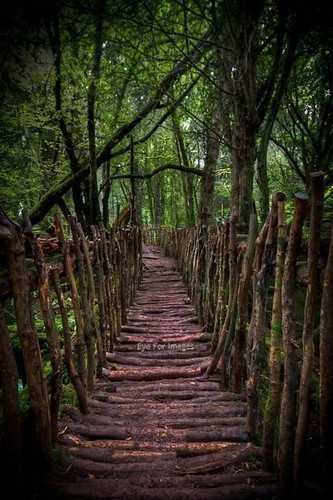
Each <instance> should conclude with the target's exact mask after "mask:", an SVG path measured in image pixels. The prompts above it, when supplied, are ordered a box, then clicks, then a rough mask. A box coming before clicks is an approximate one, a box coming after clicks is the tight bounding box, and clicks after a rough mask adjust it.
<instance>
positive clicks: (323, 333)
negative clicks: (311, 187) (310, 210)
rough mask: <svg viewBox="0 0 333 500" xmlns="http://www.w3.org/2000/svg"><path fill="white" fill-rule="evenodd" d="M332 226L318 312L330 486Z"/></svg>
mask: <svg viewBox="0 0 333 500" xmlns="http://www.w3.org/2000/svg"><path fill="white" fill-rule="evenodd" d="M332 297H333V225H332V231H331V242H330V247H329V253H328V257H327V264H326V269H325V275H324V285H323V294H322V301H321V313H320V444H321V461H322V472H323V480H324V483H325V486H326V487H327V489H329V487H330V486H331V485H332V467H331V463H332V461H331V458H332V449H333V427H332V422H333V307H332Z"/></svg>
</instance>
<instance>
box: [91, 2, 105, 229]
mask: <svg viewBox="0 0 333 500" xmlns="http://www.w3.org/2000/svg"><path fill="white" fill-rule="evenodd" d="M105 4H106V2H105V0H96V5H95V7H96V26H95V48H94V61H93V67H92V74H91V82H90V85H89V89H88V117H87V118H88V121H87V125H88V140H89V157H90V169H89V219H90V224H97V223H99V222H100V220H101V213H100V208H99V199H98V187H97V161H96V123H95V111H96V109H95V108H96V87H97V84H98V81H99V76H100V67H101V58H102V51H103V36H102V34H103V33H102V32H103V16H104V11H105Z"/></svg>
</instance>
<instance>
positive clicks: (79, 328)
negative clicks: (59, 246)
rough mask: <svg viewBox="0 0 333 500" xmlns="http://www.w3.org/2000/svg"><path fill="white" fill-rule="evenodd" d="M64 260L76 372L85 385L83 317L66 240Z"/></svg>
mask: <svg viewBox="0 0 333 500" xmlns="http://www.w3.org/2000/svg"><path fill="white" fill-rule="evenodd" d="M64 261H65V269H66V274H67V277H68V281H69V285H70V289H71V299H72V307H73V311H74V317H75V324H76V341H75V348H76V353H77V364H78V372H79V376H80V379H81V382H82V384H83V386H84V387H86V386H87V368H86V345H85V342H84V328H83V318H82V313H81V308H80V299H79V294H78V291H77V286H76V280H75V276H74V271H73V265H72V258H71V255H70V249H69V243H68V242H66V243H65V245H64Z"/></svg>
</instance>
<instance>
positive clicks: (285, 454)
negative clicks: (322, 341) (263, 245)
mask: <svg viewBox="0 0 333 500" xmlns="http://www.w3.org/2000/svg"><path fill="white" fill-rule="evenodd" d="M307 207H308V200H307V197H306V196H305V195H302V194H299V193H298V194H297V195H296V201H295V211H294V217H293V222H292V225H291V229H290V234H289V239H288V249H287V254H286V262H285V268H284V273H283V285H282V332H283V349H284V383H283V390H282V400H281V412H280V431H279V454H278V468H279V480H280V484H281V490H282V494H284V495H286V496H288V494H289V493H290V491H291V490H292V487H293V453H294V439H295V427H296V391H297V385H298V376H297V358H296V346H297V340H298V339H297V335H296V325H295V285H296V261H297V256H298V253H299V249H300V244H301V240H302V227H303V222H304V219H305V216H306V212H307Z"/></svg>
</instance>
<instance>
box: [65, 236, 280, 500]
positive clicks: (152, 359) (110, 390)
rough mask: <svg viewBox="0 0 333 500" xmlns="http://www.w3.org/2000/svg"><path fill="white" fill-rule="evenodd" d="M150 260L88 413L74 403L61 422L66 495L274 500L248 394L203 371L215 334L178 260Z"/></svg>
mask: <svg viewBox="0 0 333 500" xmlns="http://www.w3.org/2000/svg"><path fill="white" fill-rule="evenodd" d="M143 263H144V273H143V282H142V284H141V286H140V287H139V290H138V291H137V295H136V299H135V304H134V305H133V306H132V307H131V308H130V310H129V314H128V324H127V325H126V326H123V327H122V335H121V337H120V338H119V339H118V340H117V343H116V345H115V347H114V351H113V353H110V354H108V368H107V369H105V370H104V375H103V378H102V379H100V380H98V381H97V383H96V386H95V392H94V394H93V395H92V397H91V399H90V400H89V408H90V413H89V415H86V416H82V415H81V414H80V413H79V412H78V411H77V410H75V409H71V410H69V411H68V415H67V416H66V417H65V419H64V420H63V422H62V424H65V425H63V427H64V430H63V431H62V432H60V436H59V440H60V442H61V445H62V449H63V452H64V454H63V460H64V462H65V472H64V473H63V474H61V478H60V480H59V482H57V489H58V491H60V492H61V498H91V499H94V498H96V499H97V498H103V499H108V498H121V499H157V498H159V499H185V498H186V499H188V498H191V499H192V500H193V499H202V500H203V499H205V500H206V499H221V498H223V499H243V498H253V499H255V498H271V494H272V493H273V491H274V483H275V481H274V477H273V476H271V475H269V474H266V473H264V472H262V471H261V470H260V465H259V466H258V464H260V458H261V450H260V449H259V448H257V447H255V446H253V445H251V444H250V443H249V442H248V438H247V435H246V432H245V413H246V404H245V402H244V397H243V395H240V394H234V393H230V392H223V391H222V389H221V387H220V382H219V378H218V377H209V378H204V377H203V376H202V371H203V368H204V367H205V366H207V362H208V360H209V355H210V349H209V338H208V335H207V334H205V333H203V332H202V331H201V329H200V326H199V324H198V322H197V318H196V316H195V310H194V308H193V306H192V305H191V303H190V299H189V298H188V295H187V292H186V289H185V286H184V283H183V281H182V278H181V276H180V274H179V273H178V272H177V270H176V262H175V260H174V259H172V258H169V257H164V256H162V255H161V253H160V249H159V248H158V247H153V246H150V247H145V248H144V255H143Z"/></svg>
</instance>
